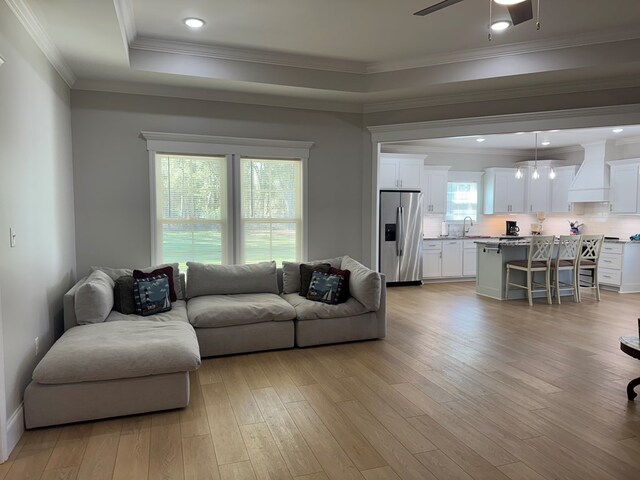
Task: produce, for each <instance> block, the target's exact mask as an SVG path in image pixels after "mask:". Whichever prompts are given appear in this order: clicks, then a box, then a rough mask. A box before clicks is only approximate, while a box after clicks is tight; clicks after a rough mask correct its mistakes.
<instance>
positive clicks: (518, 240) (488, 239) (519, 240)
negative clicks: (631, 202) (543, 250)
mask: <svg viewBox="0 0 640 480" xmlns="http://www.w3.org/2000/svg"><path fill="white" fill-rule="evenodd" d="M504 237H505V235H494V236H489V235H477V236H476V235H471V236H466V237H460V236H456V235H451V236H448V237H422V239H423V240H475V241H476V243H491V244H498V243H499V242H505V243H503V245H506V244H512V243H514V244H515V245H523V244H526V243H528V240H527V239H528V238H529V237H531V235H521V236H519V237H514V238H509V239H507V238H504ZM558 237H559V235H556V238H558ZM498 239H501V240H498ZM605 242H606V243H637V244H640V241H636V240H625V239H620V240H609V239H606V240H605Z"/></svg>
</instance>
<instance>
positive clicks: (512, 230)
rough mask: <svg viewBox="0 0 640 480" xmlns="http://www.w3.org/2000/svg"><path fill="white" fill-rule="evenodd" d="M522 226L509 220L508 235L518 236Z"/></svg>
mask: <svg viewBox="0 0 640 480" xmlns="http://www.w3.org/2000/svg"><path fill="white" fill-rule="evenodd" d="M519 231H520V228H519V227H518V225H517V223H516V222H514V221H513V220H507V235H508V236H509V237H517V236H518V232H519Z"/></svg>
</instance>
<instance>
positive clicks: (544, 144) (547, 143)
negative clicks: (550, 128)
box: [540, 140, 551, 147]
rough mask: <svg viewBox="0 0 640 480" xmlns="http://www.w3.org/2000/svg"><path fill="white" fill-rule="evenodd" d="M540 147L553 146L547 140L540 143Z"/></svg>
mask: <svg viewBox="0 0 640 480" xmlns="http://www.w3.org/2000/svg"><path fill="white" fill-rule="evenodd" d="M540 145H542V146H545V147H546V146H547V145H551V142H549V141H547V140H545V141H544V142H541V143H540Z"/></svg>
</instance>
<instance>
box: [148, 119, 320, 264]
mask: <svg viewBox="0 0 640 480" xmlns="http://www.w3.org/2000/svg"><path fill="white" fill-rule="evenodd" d="M140 136H141V137H142V138H143V139H144V140H146V142H147V151H148V152H149V193H150V202H151V204H150V207H151V208H150V220H151V222H150V223H151V258H150V260H151V265H156V264H158V263H159V261H160V256H159V253H160V252H158V251H157V240H158V238H157V237H158V231H157V228H158V225H157V223H158V222H157V221H156V215H157V213H156V212H157V210H156V209H157V199H156V160H155V159H156V154H173V155H204V156H214V157H215V156H217V157H220V156H226V157H227V205H228V206H229V216H228V218H227V222H228V232H230V233H231V235H232V236H233V238H234V240H233V242H235V243H233V242H227V252H223V255H224V256H225V257H226V258H227V261H228V262H233V261H234V260H235V259H234V255H235V252H238V251H239V250H238V248H239V244H238V243H237V242H238V241H239V238H238V237H239V235H235V233H236V232H237V228H236V223H237V222H239V215H240V211H239V210H240V204H239V203H237V202H239V200H240V191H239V189H237V188H235V187H236V185H234V181H235V179H236V178H238V175H237V172H236V170H237V169H238V167H239V164H240V163H239V158H240V157H253V158H275V159H292V160H295V159H297V160H300V162H301V166H302V232H301V249H300V252H301V255H302V258H301V259H300V261H305V260H307V255H308V245H307V243H308V238H309V236H308V231H309V207H308V205H309V202H308V196H309V188H308V187H309V181H308V168H307V164H308V161H309V151H310V150H311V147H312V146H313V144H314V143H313V142H301V141H292V140H271V139H260V138H242V137H221V136H214V135H193V134H185V133H164V132H146V131H143V132H140ZM234 158H237V159H238V161H237V162H236V161H234ZM238 225H239V223H238Z"/></svg>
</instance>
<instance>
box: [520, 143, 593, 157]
mask: <svg viewBox="0 0 640 480" xmlns="http://www.w3.org/2000/svg"><path fill="white" fill-rule="evenodd" d="M532 151H533V149H532ZM538 151H542V152H544V154H545V155H547V156H552V155H562V154H565V153H576V152H584V148H583V147H582V145H569V146H567V147H554V148H545V149H540V150H538Z"/></svg>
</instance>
